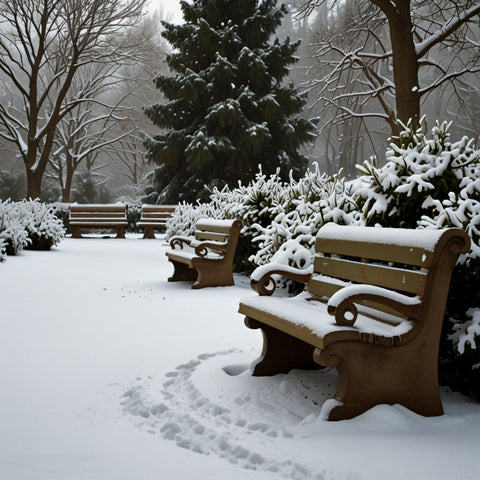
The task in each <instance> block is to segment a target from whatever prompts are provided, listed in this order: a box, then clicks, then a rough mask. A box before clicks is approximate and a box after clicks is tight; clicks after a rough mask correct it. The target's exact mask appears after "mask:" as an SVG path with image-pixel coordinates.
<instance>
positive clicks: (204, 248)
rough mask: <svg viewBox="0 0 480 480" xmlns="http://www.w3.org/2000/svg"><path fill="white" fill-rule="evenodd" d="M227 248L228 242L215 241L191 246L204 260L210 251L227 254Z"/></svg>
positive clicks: (195, 243) (194, 243)
mask: <svg viewBox="0 0 480 480" xmlns="http://www.w3.org/2000/svg"><path fill="white" fill-rule="evenodd" d="M227 246H228V243H227V242H216V241H214V240H209V241H203V242H192V244H191V247H193V248H194V249H195V255H198V256H199V257H202V258H203V257H206V256H207V254H208V251H209V250H212V251H214V252H215V253H225V252H226V251H227V250H228V248H227Z"/></svg>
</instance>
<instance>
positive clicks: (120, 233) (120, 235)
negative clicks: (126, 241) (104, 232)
mask: <svg viewBox="0 0 480 480" xmlns="http://www.w3.org/2000/svg"><path fill="white" fill-rule="evenodd" d="M117 238H125V228H124V227H117Z"/></svg>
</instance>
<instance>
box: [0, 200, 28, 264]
mask: <svg viewBox="0 0 480 480" xmlns="http://www.w3.org/2000/svg"><path fill="white" fill-rule="evenodd" d="M0 240H1V241H2V243H3V245H4V247H3V248H2V250H4V252H5V255H16V254H17V252H19V251H20V250H22V249H23V248H25V247H26V246H27V245H28V244H29V243H31V240H30V239H29V237H28V232H27V229H26V226H25V222H24V221H23V218H22V214H21V210H20V209H19V208H18V204H17V203H15V202H11V201H10V200H7V201H5V202H2V201H0ZM2 258H4V259H5V257H4V256H3V257H2Z"/></svg>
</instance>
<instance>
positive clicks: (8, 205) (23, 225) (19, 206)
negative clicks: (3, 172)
mask: <svg viewBox="0 0 480 480" xmlns="http://www.w3.org/2000/svg"><path fill="white" fill-rule="evenodd" d="M64 233H65V229H64V227H63V222H62V220H61V219H59V218H58V217H57V216H56V215H55V207H54V206H52V205H50V206H49V205H46V204H44V203H41V202H39V201H38V200H35V201H32V200H23V201H21V202H11V201H6V202H0V239H1V240H2V243H3V245H4V250H5V252H6V254H8V255H15V254H16V253H17V252H19V251H20V250H22V249H24V248H28V249H35V250H48V249H50V248H51V247H52V245H56V244H57V243H58V242H59V241H60V240H61V239H62V238H63V236H64Z"/></svg>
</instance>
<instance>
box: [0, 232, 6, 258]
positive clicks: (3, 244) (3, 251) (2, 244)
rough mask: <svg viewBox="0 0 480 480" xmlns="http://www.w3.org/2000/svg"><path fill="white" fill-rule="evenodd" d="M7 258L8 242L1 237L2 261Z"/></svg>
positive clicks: (0, 254)
mask: <svg viewBox="0 0 480 480" xmlns="http://www.w3.org/2000/svg"><path fill="white" fill-rule="evenodd" d="M6 259H7V243H6V242H5V240H4V239H3V238H0V262H4V261H5V260H6Z"/></svg>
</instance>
